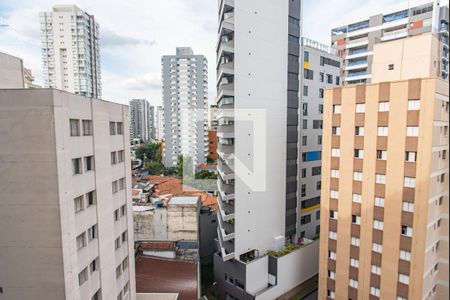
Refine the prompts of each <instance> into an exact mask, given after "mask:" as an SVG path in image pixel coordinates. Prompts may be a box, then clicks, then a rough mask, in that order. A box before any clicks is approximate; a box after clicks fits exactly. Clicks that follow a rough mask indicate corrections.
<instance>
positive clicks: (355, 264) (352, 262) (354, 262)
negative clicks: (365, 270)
mask: <svg viewBox="0 0 450 300" xmlns="http://www.w3.org/2000/svg"><path fill="white" fill-rule="evenodd" d="M350 266H352V267H354V268H359V260H357V259H355V258H350Z"/></svg>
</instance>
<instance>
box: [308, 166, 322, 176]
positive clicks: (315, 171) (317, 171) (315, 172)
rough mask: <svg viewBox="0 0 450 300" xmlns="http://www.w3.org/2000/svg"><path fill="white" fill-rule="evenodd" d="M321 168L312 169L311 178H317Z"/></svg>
mask: <svg viewBox="0 0 450 300" xmlns="http://www.w3.org/2000/svg"><path fill="white" fill-rule="evenodd" d="M321 168H322V167H312V169H311V175H312V176H317V175H320V174H321V170H322V169H321Z"/></svg>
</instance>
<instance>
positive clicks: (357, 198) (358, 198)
mask: <svg viewBox="0 0 450 300" xmlns="http://www.w3.org/2000/svg"><path fill="white" fill-rule="evenodd" d="M352 201H353V202H355V203H361V201H362V197H361V195H359V194H353V195H352Z"/></svg>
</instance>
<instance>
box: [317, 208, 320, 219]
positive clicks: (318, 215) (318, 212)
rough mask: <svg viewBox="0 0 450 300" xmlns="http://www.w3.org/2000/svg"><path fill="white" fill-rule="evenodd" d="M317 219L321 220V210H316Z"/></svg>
mask: <svg viewBox="0 0 450 300" xmlns="http://www.w3.org/2000/svg"><path fill="white" fill-rule="evenodd" d="M316 220H320V210H318V211H316Z"/></svg>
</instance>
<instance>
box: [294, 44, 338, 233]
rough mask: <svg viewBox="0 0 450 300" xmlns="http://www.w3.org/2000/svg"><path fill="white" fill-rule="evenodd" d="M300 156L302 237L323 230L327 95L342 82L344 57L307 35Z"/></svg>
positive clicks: (304, 46)
mask: <svg viewBox="0 0 450 300" xmlns="http://www.w3.org/2000/svg"><path fill="white" fill-rule="evenodd" d="M302 41H303V85H302V92H301V96H300V97H301V107H302V109H301V113H300V141H299V149H300V151H299V157H300V158H301V162H300V170H299V189H298V190H299V194H300V195H299V199H298V200H299V201H298V204H297V205H298V207H299V212H300V215H299V218H298V225H297V228H299V237H300V238H302V237H306V238H308V239H313V238H315V237H317V236H318V235H319V234H320V190H321V178H320V174H321V165H322V161H321V154H322V117H323V97H324V90H325V89H326V88H330V87H335V86H339V85H340V84H341V80H340V76H341V74H340V73H341V65H342V58H340V57H339V56H337V53H336V50H335V49H333V48H330V47H328V46H326V45H323V44H321V43H318V42H316V41H313V40H310V39H307V38H303V39H302Z"/></svg>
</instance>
